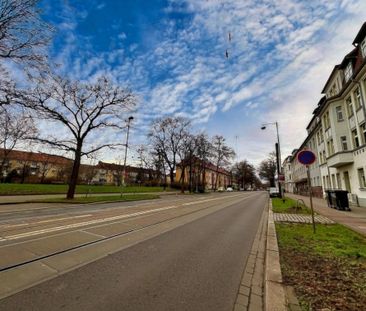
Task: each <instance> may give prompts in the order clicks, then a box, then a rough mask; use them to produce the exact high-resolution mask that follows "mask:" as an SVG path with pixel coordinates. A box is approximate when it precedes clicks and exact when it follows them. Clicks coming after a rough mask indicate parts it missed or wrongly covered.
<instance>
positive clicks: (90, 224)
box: [0, 194, 253, 272]
mask: <svg viewBox="0 0 366 311" xmlns="http://www.w3.org/2000/svg"><path fill="white" fill-rule="evenodd" d="M252 196H253V195H248V196H244V197H243V195H242V194H237V195H230V196H225V197H215V198H209V199H204V200H195V201H189V202H185V203H181V204H178V205H172V206H166V207H161V208H155V209H151V210H146V211H141V212H135V213H131V214H122V215H117V216H112V217H107V218H99V219H94V220H91V221H83V222H79V223H74V224H71V225H64V226H57V227H51V228H46V229H41V230H36V231H30V232H25V233H21V234H15V235H9V236H3V238H0V250H1V248H5V247H7V246H15V245H19V246H21V245H22V244H26V243H29V242H33V241H39V240H42V239H44V240H46V239H47V238H49V237H54V236H57V235H63V234H66V233H68V232H69V231H66V232H65V230H69V229H72V230H79V229H80V228H83V230H92V229H97V228H100V227H101V226H110V225H116V224H117V225H118V224H121V229H122V232H117V233H114V234H111V235H108V236H103V235H98V234H94V235H95V236H96V237H97V236H98V238H97V239H95V240H92V241H88V242H85V243H80V244H78V245H73V246H70V247H66V248H62V249H59V250H57V251H53V252H49V253H46V254H42V255H39V256H36V257H33V258H29V259H27V260H22V261H19V262H15V263H13V264H8V265H5V266H2V267H0V272H5V271H8V270H11V269H14V268H17V267H21V266H25V265H27V264H30V263H34V262H37V261H42V260H44V259H47V258H51V257H55V256H57V255H60V254H65V253H68V252H72V251H75V250H78V249H82V248H85V247H88V246H92V245H97V244H98V243H102V242H106V241H108V240H113V239H115V238H117V237H121V236H124V235H128V234H131V233H134V232H138V231H142V230H145V229H147V228H151V227H154V226H157V225H159V224H161V223H163V222H169V221H172V220H174V219H178V218H180V217H182V216H187V215H190V214H194V213H197V212H199V211H202V210H205V209H210V208H212V207H213V206H217V205H218V204H222V202H220V201H222V200H227V199H229V198H230V199H233V198H238V199H235V200H233V202H232V203H233V204H234V203H235V202H236V201H238V200H239V201H240V200H243V199H247V198H250V197H252ZM213 201H218V202H213ZM207 202H210V203H216V204H215V205H208V206H203V207H199V208H197V207H196V205H199V204H202V203H207ZM193 207H194V208H193ZM178 208H182V210H181V211H180V212H181V213H178V214H176V215H171V214H169V211H171V210H174V209H178ZM183 208H186V209H184V210H183ZM156 215H158V216H161V217H160V218H158V219H157V220H154V219H153V220H152V221H151V222H149V223H148V224H144V225H142V226H141V225H137V226H132V227H131V228H126V229H124V230H123V226H124V225H126V224H128V222H130V221H134V220H137V219H142V218H144V219H146V220H148V219H149V218H151V217H152V216H156ZM79 216H82V215H79ZM84 216H85V215H84ZM167 216H168V217H167ZM79 218H80V217H79ZM66 219H67V218H64V219H63V220H66ZM58 220H60V219H58ZM55 221H57V219H55ZM121 221H122V222H121ZM41 222H43V223H45V222H46V221H41ZM49 222H51V220H50V221H49ZM21 225H22V224H19V227H21ZM35 225H36V224H32V226H28V227H27V226H25V227H22V229H33V228H34V227H35ZM10 226H11V225H10ZM13 226H14V225H13ZM59 231H64V232H61V233H58V234H53V235H51V236H46V237H37V238H32V239H30V240H25V241H21V242H15V243H11V242H12V241H15V240H19V239H23V238H27V237H34V236H40V235H42V234H48V233H55V232H59ZM5 232H6V231H5ZM86 232H87V231H86ZM87 233H90V232H87ZM1 242H7V243H9V242H10V244H5V245H1Z"/></svg>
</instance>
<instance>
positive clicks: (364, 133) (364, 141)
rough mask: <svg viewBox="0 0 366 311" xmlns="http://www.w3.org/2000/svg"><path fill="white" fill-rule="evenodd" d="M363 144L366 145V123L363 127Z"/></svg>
mask: <svg viewBox="0 0 366 311" xmlns="http://www.w3.org/2000/svg"><path fill="white" fill-rule="evenodd" d="M361 132H362V139H363V143H364V144H366V123H364V124H362V125H361Z"/></svg>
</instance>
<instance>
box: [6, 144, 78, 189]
mask: <svg viewBox="0 0 366 311" xmlns="http://www.w3.org/2000/svg"><path fill="white" fill-rule="evenodd" d="M72 164H73V161H72V160H71V159H68V158H65V157H62V156H58V155H52V154H47V153H36V152H26V151H19V150H11V151H9V150H4V149H0V173H1V177H2V179H3V180H4V181H7V182H22V183H24V182H27V183H28V182H29V183H43V182H67V181H68V178H69V176H70V172H71V169H72Z"/></svg>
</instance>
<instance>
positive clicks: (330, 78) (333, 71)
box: [322, 65, 340, 94]
mask: <svg viewBox="0 0 366 311" xmlns="http://www.w3.org/2000/svg"><path fill="white" fill-rule="evenodd" d="M339 67H340V65H335V66H334V68H333V70H332V72H331V73H330V75H329V77H328V80H327V82H325V85H324V87H323V90H322V94H323V93H324V92H325V89H326V88H327V86H328V84H329V82H330V81H331V80H332V77H333V75H334V73H335V72H336V71H337V70H338V69H339Z"/></svg>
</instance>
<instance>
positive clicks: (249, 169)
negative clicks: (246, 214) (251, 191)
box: [233, 160, 258, 190]
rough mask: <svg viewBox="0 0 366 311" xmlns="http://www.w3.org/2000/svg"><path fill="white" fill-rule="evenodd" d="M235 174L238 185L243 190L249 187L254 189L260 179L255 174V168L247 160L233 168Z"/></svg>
mask: <svg viewBox="0 0 366 311" xmlns="http://www.w3.org/2000/svg"><path fill="white" fill-rule="evenodd" d="M233 174H234V176H235V178H236V180H237V183H238V184H239V185H240V187H241V188H243V189H244V190H247V189H248V188H249V187H251V188H253V186H254V184H255V183H256V179H257V178H258V177H257V176H256V174H255V168H254V166H253V165H252V164H250V163H248V161H247V160H244V161H241V162H239V163H235V165H234V167H233Z"/></svg>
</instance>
